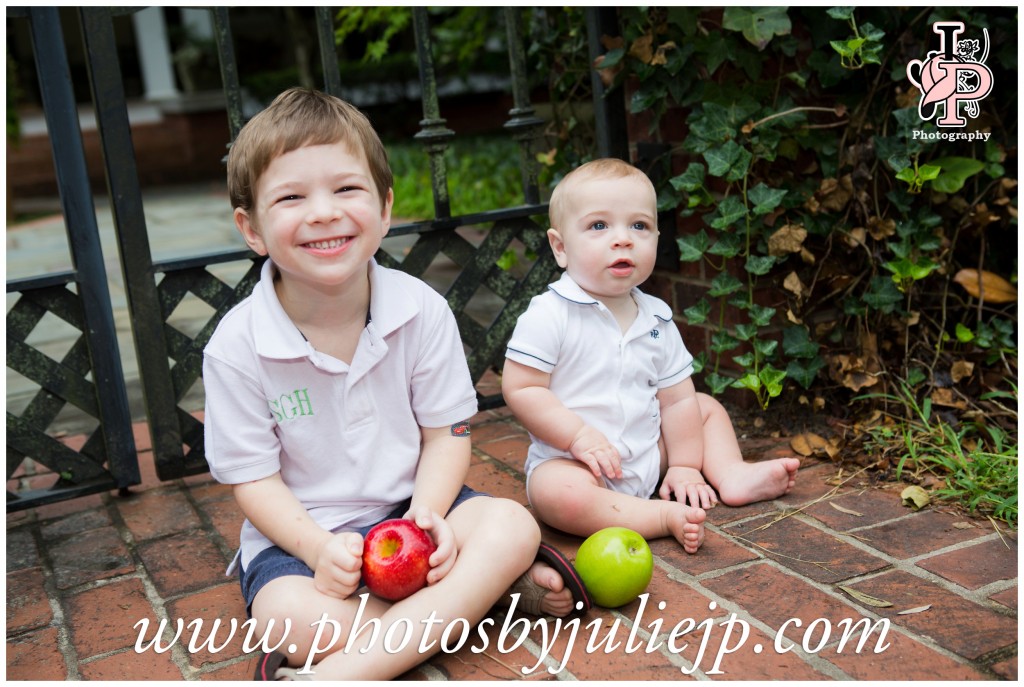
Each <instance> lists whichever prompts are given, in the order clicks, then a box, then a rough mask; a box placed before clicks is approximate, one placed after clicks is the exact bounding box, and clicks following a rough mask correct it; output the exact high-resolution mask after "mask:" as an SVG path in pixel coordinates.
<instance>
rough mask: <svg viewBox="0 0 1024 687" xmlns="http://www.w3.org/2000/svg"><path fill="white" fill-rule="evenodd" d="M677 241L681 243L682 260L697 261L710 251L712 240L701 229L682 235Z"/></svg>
mask: <svg viewBox="0 0 1024 687" xmlns="http://www.w3.org/2000/svg"><path fill="white" fill-rule="evenodd" d="M676 243H677V244H678V245H679V260H680V262H697V261H698V260H700V259H702V258H703V257H704V254H705V253H706V252H707V251H708V244H709V243H710V241H709V240H708V235H707V234H706V233H705V232H704V230H703V229H701V230H700V231H698V232H697V233H696V234H690V235H689V236H680V237H679V238H678V239H676Z"/></svg>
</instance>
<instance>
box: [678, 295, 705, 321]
mask: <svg viewBox="0 0 1024 687" xmlns="http://www.w3.org/2000/svg"><path fill="white" fill-rule="evenodd" d="M710 312H711V303H709V302H708V301H706V300H704V299H701V300H699V301H698V302H697V303H695V304H694V305H691V306H690V307H689V308H686V309H685V310H683V316H684V317H686V321H687V323H689V324H703V323H704V322H706V321H707V319H708V314H709V313H710Z"/></svg>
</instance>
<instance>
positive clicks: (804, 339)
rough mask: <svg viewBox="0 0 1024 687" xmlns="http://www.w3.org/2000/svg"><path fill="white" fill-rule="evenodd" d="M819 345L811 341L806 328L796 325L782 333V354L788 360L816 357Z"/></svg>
mask: <svg viewBox="0 0 1024 687" xmlns="http://www.w3.org/2000/svg"><path fill="white" fill-rule="evenodd" d="M820 349H821V345H820V344H817V343H815V342H814V341H811V337H810V334H808V332H807V328H806V327H804V326H802V325H799V324H796V325H793V326H791V327H786V328H785V329H784V330H783V331H782V352H783V353H785V354H786V355H787V356H788V357H790V358H814V357H817V355H818V351H819V350H820Z"/></svg>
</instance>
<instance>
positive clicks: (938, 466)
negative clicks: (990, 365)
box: [861, 383, 1018, 529]
mask: <svg viewBox="0 0 1024 687" xmlns="http://www.w3.org/2000/svg"><path fill="white" fill-rule="evenodd" d="M1010 386H1011V389H1012V390H1011V391H1007V390H1002V391H997V392H991V393H989V394H984V395H982V397H981V398H980V399H979V400H980V401H982V402H986V401H988V402H991V401H997V400H1000V401H1007V402H1008V403H1007V404H1003V403H999V404H998V405H999V407H1000V408H1002V409H1003V410H1005V411H1006V412H1011V411H1010V408H1014V409H1015V408H1016V405H1017V388H1016V386H1015V385H1012V384H1011V385H1010ZM861 398H863V399H872V400H881V401H884V402H886V403H887V404H895V406H896V408H897V409H898V410H900V411H902V412H899V413H890V414H889V415H888V417H890V418H892V420H893V421H894V422H893V424H892V425H881V426H874V427H871V428H869V430H868V437H867V440H866V442H865V449H867V450H868V451H872V452H876V453H879V454H893V453H895V455H896V466H895V476H896V478H897V479H902V478H903V477H904V476H905V475H908V474H909V475H912V476H913V477H915V478H918V479H919V478H920V477H921V475H922V474H923V473H931V474H934V475H936V476H938V477H940V478H941V479H942V480H943V483H944V486H942V487H941V488H939V489H936V490H935V491H934V492H933V493H934V496H936V497H938V498H940V499H944V500H948V501H952V502H955V503H958V504H960V505H962V506H963V507H965V508H967V509H968V510H969V511H970V512H972V513H974V512H981V513H991V515H992V517H994V518H996V519H999V520H1003V521H1004V522H1006V523H1007V524H1009V525H1010V526H1011V527H1013V528H1014V529H1016V527H1017V468H1018V445H1017V438H1016V435H1015V434H1013V433H1011V432H1010V431H1008V430H1007V429H1006V428H1005V427H1003V426H1000V425H998V424H995V423H984V422H981V421H980V420H979V421H972V422H964V423H961V424H959V425H958V426H956V427H954V426H953V425H951V424H950V423H948V422H947V421H945V420H943V419H942V417H941V416H940V415H939V414H938V413H937V412H936V408H935V406H934V404H933V403H932V399H931V398H930V397H925V398H924V399H923V401H921V402H918V400H917V396H916V394H915V393H914V391H913V390H912V389H911V387H910V386H909V385H908V384H906V383H901V384H899V385H898V387H897V391H895V392H894V393H892V394H868V395H865V396H863V397H861ZM1012 416H1013V417H1012V419H1013V421H1014V422H1016V419H1017V416H1016V411H1015V410H1014V411H1012Z"/></svg>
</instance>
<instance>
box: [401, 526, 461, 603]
mask: <svg viewBox="0 0 1024 687" xmlns="http://www.w3.org/2000/svg"><path fill="white" fill-rule="evenodd" d="M405 519H406V520H412V521H413V522H415V523H416V525H417V526H418V527H419V528H420V529H421V530H423V531H424V532H426V533H427V534H429V535H430V537H431V539H433V540H434V543H435V544H437V550H436V551H434V553H432V554H430V572H429V573H427V584H428V585H430V584H437V583H438V582H440V581H441V580H443V579H444V577H445V575H447V574H448V573H449V572H451V569H452V567H453V566H454V565H455V559H456V557H457V556H458V551H457V550H456V545H455V533H454V532H452V528H451V525H449V524H448V521H447V520H445V519H444V518H442V517H441V516H440V515H438V514H437V513H435V512H433V511H431V510H430V509H429V508H426V507H424V506H420V507H418V508H413V509H411V510H410V511H409V512H408V513H406V514H405Z"/></svg>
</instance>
